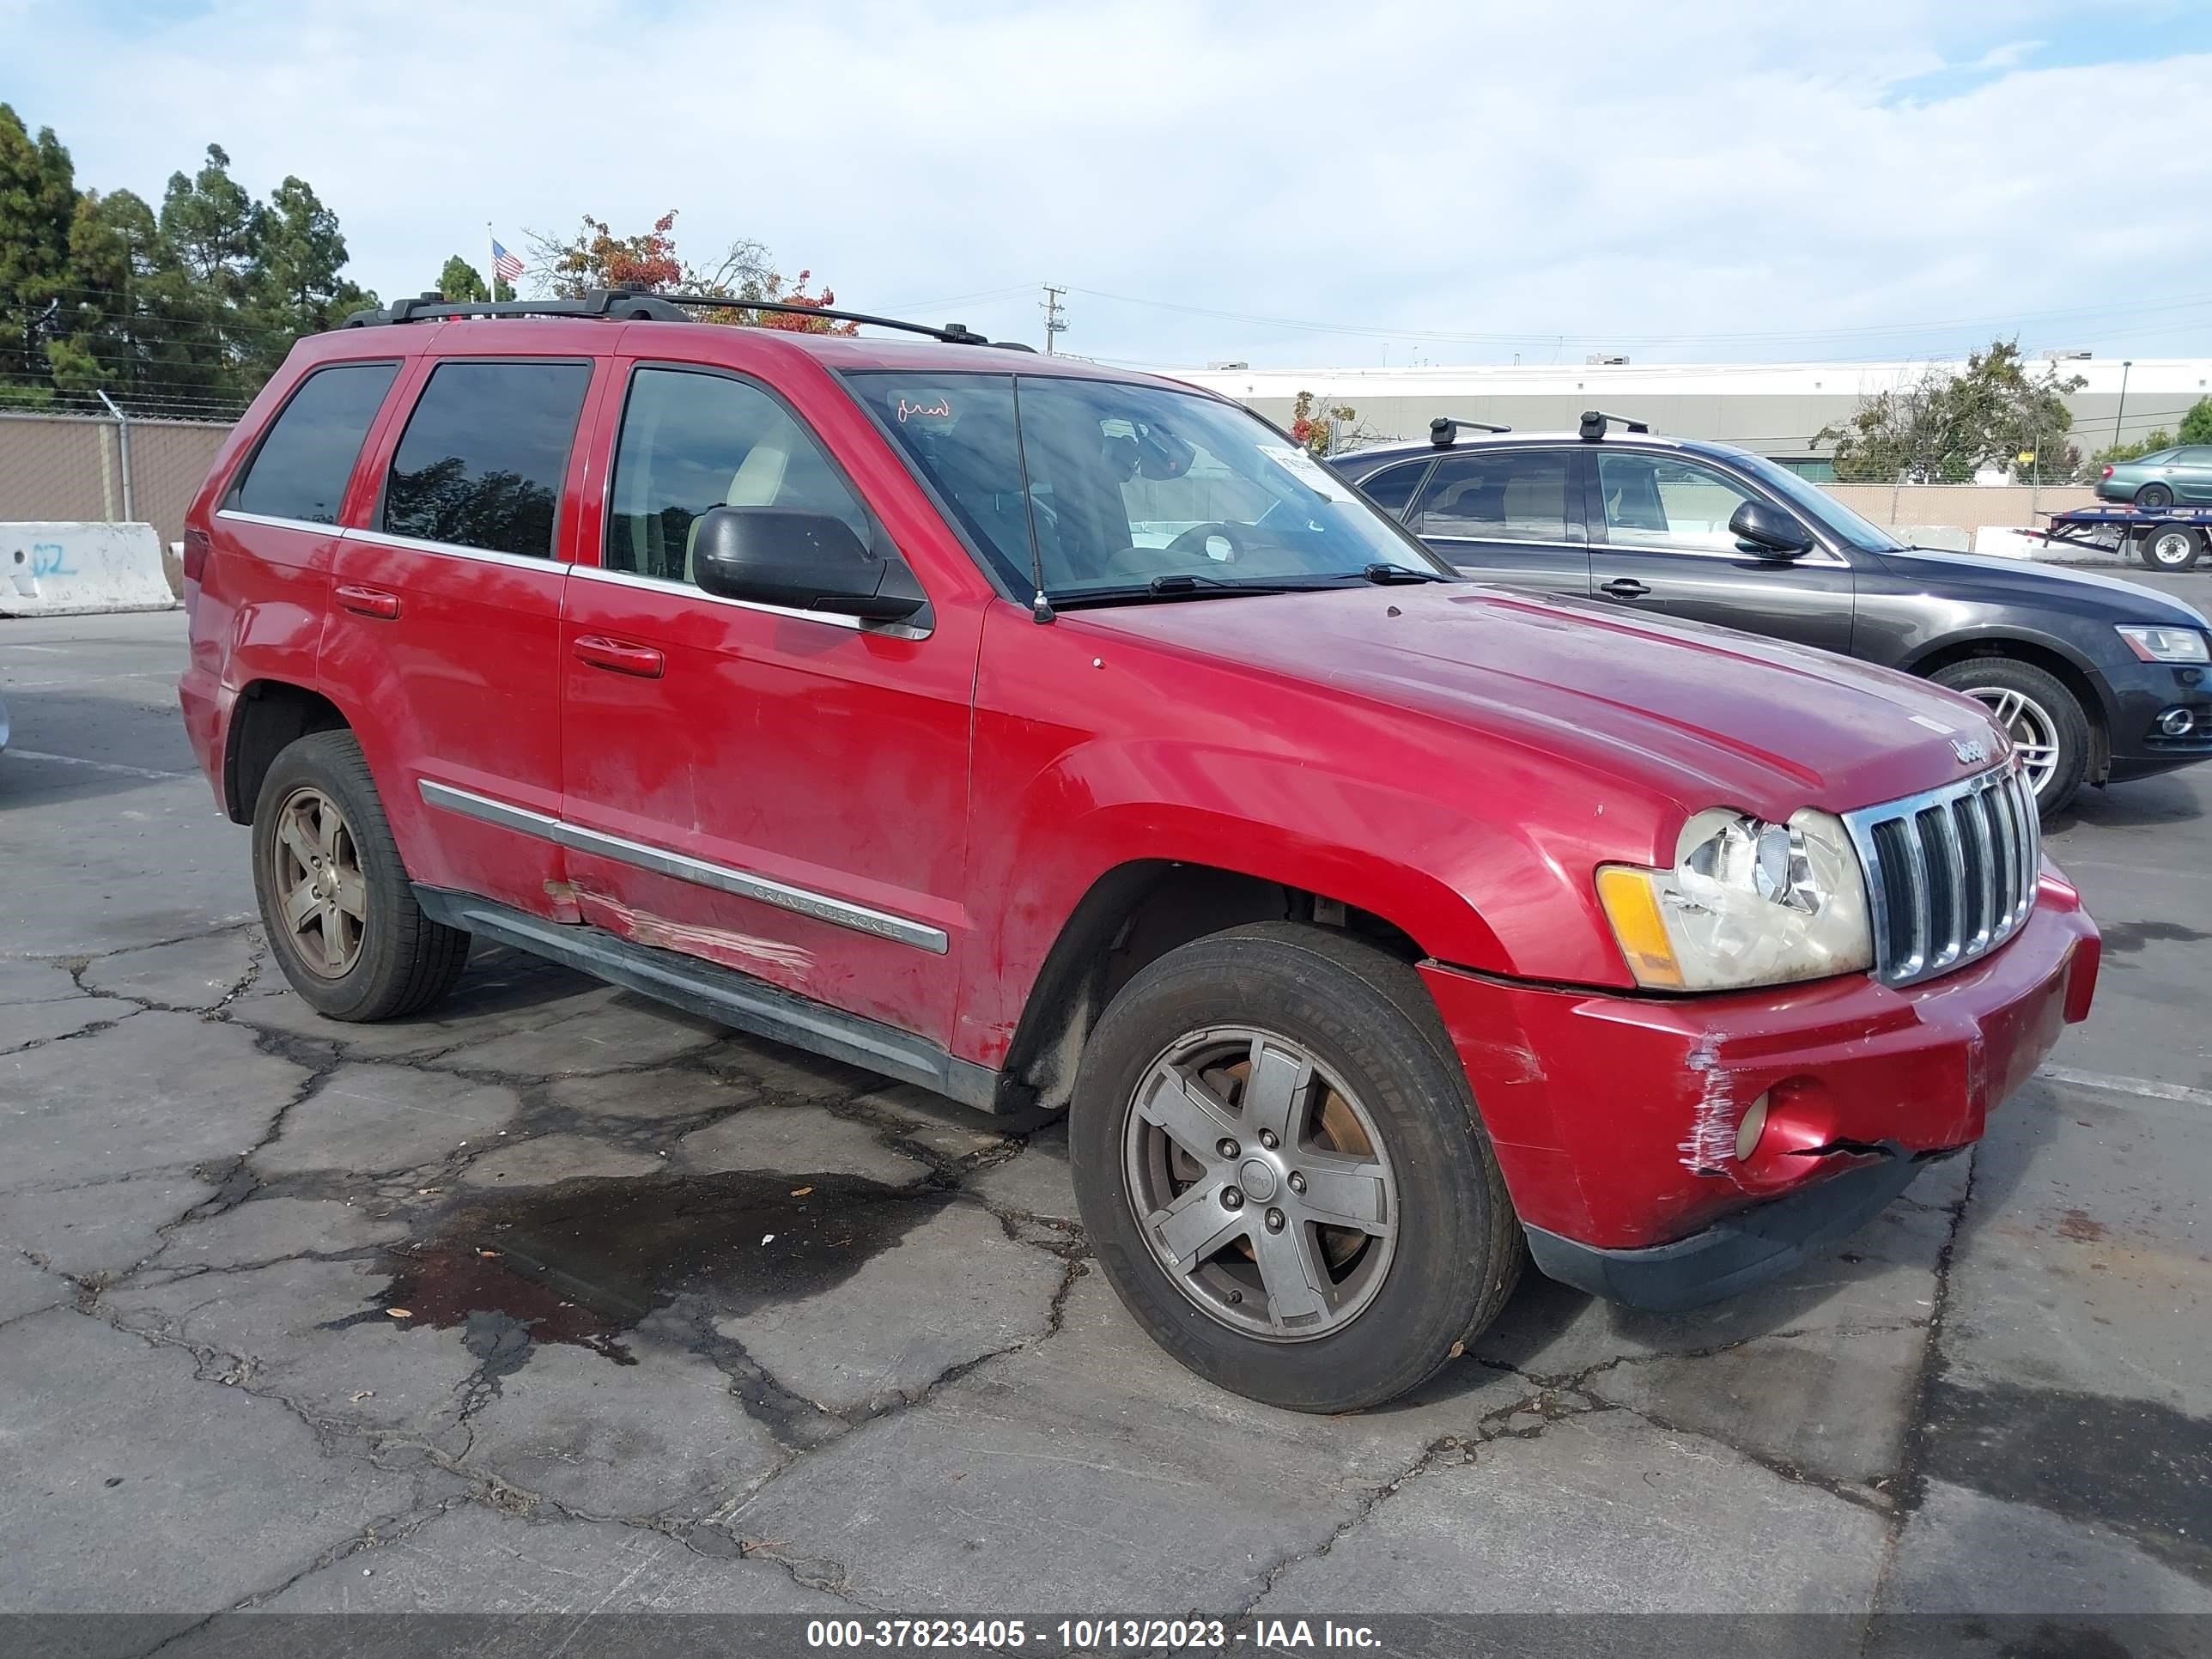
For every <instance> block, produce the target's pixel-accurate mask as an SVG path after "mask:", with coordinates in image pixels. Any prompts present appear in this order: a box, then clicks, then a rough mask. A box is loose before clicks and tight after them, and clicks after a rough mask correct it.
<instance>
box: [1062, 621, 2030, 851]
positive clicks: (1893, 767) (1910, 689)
mask: <svg viewBox="0 0 2212 1659" xmlns="http://www.w3.org/2000/svg"><path fill="white" fill-rule="evenodd" d="M1069 620H1071V621H1077V620H1079V621H1080V623H1082V624H1083V625H1085V626H1086V627H1097V628H1099V629H1103V630H1106V631H1108V632H1109V633H1112V634H1115V635H1121V636H1125V637H1128V638H1130V639H1132V640H1135V641H1150V642H1152V643H1153V644H1155V645H1158V646H1162V647H1170V648H1175V649H1181V650H1184V651H1188V652H1190V653H1194V654H1196V655H1200V656H1203V657H1206V658H1209V659H1213V660H1216V661H1224V662H1230V663H1234V664H1237V665H1242V666H1246V667H1249V668H1252V669H1255V670H1257V671H1261V672H1263V673H1265V674H1266V675H1268V676H1270V677H1279V678H1285V679H1288V680H1292V681H1297V682H1302V683H1304V684H1308V685H1310V686H1312V687H1314V688H1316V689H1317V690H1323V691H1326V692H1328V693H1330V694H1333V695H1335V696H1346V695H1350V696H1361V697H1364V698H1367V699H1370V700H1371V701H1374V702H1381V703H1385V704H1389V705H1392V706H1395V707H1397V708H1406V709H1409V710H1413V711H1414V712H1416V713H1419V714H1426V715H1429V716H1431V717H1433V718H1436V719H1437V720H1443V721H1445V722H1448V723H1449V724H1452V725H1456V726H1463V727H1466V728H1469V729H1471V730H1473V731H1474V732H1480V733H1482V734H1485V735H1486V736H1488V737H1490V738H1493V739H1502V740H1505V741H1510V742H1514V743H1516V744H1521V745H1522V746H1524V747H1527V748H1529V749H1533V750H1538V751H1541V752H1542V753H1544V754H1547V755H1549V756H1552V757H1556V758H1557V759H1559V761H1560V762H1562V763H1565V764H1566V765H1568V766H1571V767H1573V768H1576V769H1581V770H1583V771H1585V772H1588V773H1591V774H1594V775H1598V776H1601V777H1603V778H1607V779H1610V780H1613V781H1617V782H1623V783H1626V782H1637V783H1641V784H1643V785H1644V786H1645V787H1649V788H1651V789H1653V790H1655V791H1656V792H1659V793H1662V794H1664V795H1666V796H1668V797H1669V798H1671V799H1673V800H1674V802H1675V803H1676V804H1677V805H1680V807H1681V808H1682V809H1683V810H1685V811H1699V810H1701V809H1703V808H1705V807H1708V806H1735V807H1740V808H1742V809H1744V810H1746V811H1753V812H1756V813H1758V814H1759V815H1760V816H1762V817H1788V816H1789V814H1790V813H1791V812H1793V811H1796V810H1797V808H1799V807H1801V806H1808V805H1810V806H1817V807H1820V808H1822V809H1824V810H1826V811H1837V812H1839V811H1850V809H1852V808H1854V807H1859V806H1867V805H1873V804H1875V803H1876V802H1879V801H1885V800H1893V799H1897V798H1898V797H1899V796H1902V795H1908V794H1913V793H1918V792H1919V791H1921V790H1923V789H1932V788H1935V787H1938V786H1939V785H1942V784H1945V783H1949V782H1952V781H1955V780H1957V779H1960V778H1964V777H1967V776H1971V775H1972V774H1973V773H1974V772H1976V771H1978V770H1980V769H1983V768H1984V766H1985V765H1986V764H1987V763H1988V761H1990V760H1994V759H1996V758H1998V757H2002V755H2003V754H2004V753H2005V752H2006V751H2007V750H2008V742H2007V740H2006V738H2004V737H2003V736H2002V733H2000V732H1998V730H1997V729H1996V726H1995V725H1994V724H1993V723H1992V722H1991V720H1990V718H1989V716H1988V714H1987V713H1986V711H1985V710H1984V709H1983V708H1982V707H1981V706H1980V705H1979V704H1978V703H1975V702H1971V701H1969V700H1968V699H1966V698H1965V697H1962V696H1957V695H1955V694H1954V693H1952V692H1949V691H1946V690H1942V688H1940V687H1937V686H1933V685H1930V684H1927V683H1926V682H1925V681H1923V680H1917V679H1913V678H1911V677H1909V676H1907V675H1905V674H1900V673H1896V672H1893V671H1890V670H1888V669H1883V668H1875V667H1873V666H1871V665H1868V664H1864V663H1859V662H1854V661H1852V660H1851V659H1849V658H1845V657H1836V656H1831V655H1829V654H1827V653H1825V652H1817V651H1812V650H1807V649H1802V648H1800V647H1795V646H1789V645H1784V644H1779V643H1777V642H1775V641H1768V640H1762V639H1757V638H1754V637H1753V636H1752V635H1747V634H1739V633H1737V632H1735V631H1734V630H1733V629H1723V628H1712V627H1707V626H1705V625H1704V624H1702V623H1690V622H1682V621H1668V622H1661V623H1651V622H1645V621H1642V620H1631V619H1625V618H1623V617H1620V615H1619V613H1618V612H1616V611H1613V610H1612V609H1610V608H1609V607H1601V606H1599V605H1596V604H1595V603H1593V602H1590V601H1585V600H1577V599H1555V598H1546V597H1543V596H1540V595H1535V594H1524V593H1520V592H1505V591H1504V590H1502V589H1498V588H1493V587H1486V586H1478V585H1475V584H1472V583H1467V584H1462V583H1452V584H1448V585H1447V584H1439V585H1437V586H1419V587H1390V588H1367V589H1358V590H1354V591H1352V592H1328V593H1300V594H1282V595H1271V596H1254V597H1251V598H1244V599H1206V600H1197V601H1188V602H1184V603H1180V604H1173V605H1130V606H1126V607H1121V608H1117V609H1102V610H1096V611H1081V612H1078V613H1073V614H1072V615H1071V616H1070V617H1069ZM1954 740H1956V741H1958V742H1960V743H1961V744H1966V745H1968V746H1969V757H1967V758H1961V757H1960V754H1959V753H1958V752H1957V751H1956V750H1954V748H1953V744H1954ZM1973 744H1978V745H1979V746H1980V750H1981V752H1982V754H1983V755H1984V756H1985V757H1986V758H1981V759H1977V758H1973V757H1972V747H1971V746H1972V745H1973Z"/></svg>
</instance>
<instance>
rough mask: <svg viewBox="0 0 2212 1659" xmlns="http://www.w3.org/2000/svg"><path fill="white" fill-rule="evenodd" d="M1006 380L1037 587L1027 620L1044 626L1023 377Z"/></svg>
mask: <svg viewBox="0 0 2212 1659" xmlns="http://www.w3.org/2000/svg"><path fill="white" fill-rule="evenodd" d="M1007 379H1008V380H1009V381H1010V382H1011V383H1012V386H1013V388H1014V459H1015V460H1016V461H1018V463H1019V464H1020V465H1021V471H1022V516H1023V517H1024V519H1025V520H1028V522H1029V526H1030V581H1031V582H1032V583H1034V584H1035V585H1036V598H1035V599H1031V600H1030V618H1031V620H1033V621H1035V622H1036V623H1048V622H1050V621H1051V620H1052V618H1053V609H1052V601H1051V600H1050V599H1047V598H1046V597H1045V592H1044V552H1043V550H1042V547H1041V546H1040V544H1038V541H1037V533H1036V499H1035V498H1034V497H1033V496H1032V495H1030V453H1029V447H1028V446H1027V445H1025V444H1024V443H1023V442H1022V377H1021V376H1020V375H1018V374H1012V375H1009V376H1007Z"/></svg>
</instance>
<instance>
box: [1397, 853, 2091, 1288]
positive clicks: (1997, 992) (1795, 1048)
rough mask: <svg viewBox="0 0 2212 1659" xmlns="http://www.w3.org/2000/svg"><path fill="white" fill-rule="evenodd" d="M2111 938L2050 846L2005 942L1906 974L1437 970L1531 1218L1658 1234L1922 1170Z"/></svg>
mask: <svg viewBox="0 0 2212 1659" xmlns="http://www.w3.org/2000/svg"><path fill="white" fill-rule="evenodd" d="M2099 954H2100V950H2099V944H2098V938H2097V930H2096V927H2095V925H2094V924H2093V922H2092V921H2090V920H2089V918H2088V916H2087V915H2086V914H2085V913H2084V912H2083V911H2082V909H2081V902H2080V899H2079V898H2078V896H2076V895H2075V891H2074V890H2073V888H2072V887H2070V886H2069V885H2068V884H2067V883H2066V881H2065V879H2064V878H2063V877H2062V876H2060V875H2059V874H2058V872H2057V871H2056V870H2055V869H2053V868H2052V867H2051V866H2049V865H2045V867H2044V871H2043V880H2042V884H2041V886H2040V889H2039V892H2038V894H2037V900H2036V908H2035V910H2034V913H2033V915H2031V916H2030V918H2029V920H2028V921H2027V926H2025V927H2023V928H2021V932H2020V933H2019V934H2018V935H2017V936H2015V938H2014V939H2012V940H2011V941H2010V942H2009V943H2008V944H2006V945H2003V946H2002V947H2001V948H2000V949H1999V950H1997V951H1995V952H1994V953H1992V954H1991V955H1990V956H1989V957H1986V958H1984V959H1983V960H1982V961H1980V962H1978V963H1974V964H1973V965H1972V966H1971V967H1969V968H1966V969H1960V970H1959V971H1957V972H1955V973H1951V974H1947V975H1942V977H1940V978H1937V979H1934V980H1930V981H1926V982H1925V983H1923V984H1920V985H1914V986H1910V987H1905V988H1904V989H1901V990H1897V989H1892V988H1891V987H1887V986H1885V985H1882V984H1881V983H1879V982H1878V981H1875V980H1874V979H1873V978H1871V977H1869V976H1868V975H1848V976H1844V977H1841V978H1838V979H1832V980H1824V981H1816V982H1814V983H1812V984H1808V985H1798V986H1785V987H1773V988H1770V989H1766V990H1760V991H1752V992H1741V993H1734V994H1729V995H1725V996H1698V997H1674V998H1659V997H1632V996H1625V995H1609V994H1596V993H1591V992H1586V991H1571V990H1559V989H1553V988H1546V987H1536V986H1531V985H1526V984H1521V983H1517V982H1514V981H1502V980H1497V979H1488V978H1484V977H1480V976H1478V975H1473V974H1468V973H1465V972H1462V971H1461V970H1458V969H1452V968H1448V967H1444V966H1443V965H1441V964H1438V963H1429V964H1426V965H1425V966H1424V968H1423V969H1422V975H1423V977H1424V978H1425V980H1426V981H1428V985H1429V988H1430V991H1431V994H1433V995H1434V996H1435V998H1436V1000H1437V1008H1438V1009H1439V1011H1441V1012H1442V1013H1443V1018H1444V1024H1445V1025H1446V1027H1447V1029H1448V1030H1449V1032H1450V1034H1451V1037H1452V1041H1453V1043H1454V1045H1455V1047H1456V1048H1458V1050H1459V1054H1460V1057H1461V1060H1462V1063H1463V1064H1464V1065H1465V1066H1466V1067H1467V1072H1468V1080H1469V1082H1470V1084H1471V1085H1472V1086H1473V1088H1474V1097H1475V1101H1476V1103H1477V1105H1478V1107H1479V1108H1480V1111H1481V1113H1482V1118H1483V1124H1484V1127H1486V1129H1487V1130H1488V1131H1489V1133H1490V1136H1491V1139H1492V1145H1493V1146H1495V1148H1496V1150H1497V1153H1498V1163H1499V1166H1500V1168H1501V1170H1503V1172H1504V1176H1505V1182H1506V1186H1507V1188H1508V1189H1509V1190H1510V1192H1511V1194H1512V1196H1513V1201H1514V1206H1515V1208H1516V1210H1517V1212H1519V1214H1520V1218H1521V1220H1522V1224H1523V1225H1524V1226H1526V1227H1528V1228H1530V1229H1532V1230H1541V1231H1542V1232H1543V1233H1545V1234H1547V1235H1550V1236H1552V1237H1555V1238H1557V1239H1559V1240H1561V1241H1565V1242H1567V1243H1572V1244H1576V1245H1580V1246H1586V1247H1589V1248H1592V1249H1599V1250H1642V1249H1650V1248H1651V1247H1654V1246H1659V1245H1668V1244H1673V1243H1677V1242H1678V1241H1681V1240H1684V1239H1687V1238H1689V1237H1692V1235H1696V1234H1699V1233H1700V1232H1703V1231H1705V1230H1706V1229H1708V1228H1710V1227H1711V1226H1712V1225H1714V1224H1715V1223H1717V1222H1719V1221H1721V1220H1723V1218H1728V1217H1731V1216H1735V1215H1738V1214H1741V1212H1747V1211H1749V1210H1751V1209H1752V1208H1753V1206H1759V1205H1762V1204H1773V1203H1774V1202H1776V1201H1777V1200H1785V1199H1790V1198H1791V1197H1793V1196H1795V1195H1796V1194H1802V1193H1805V1192H1808V1191H1809V1190H1810V1189H1812V1188H1816V1187H1818V1186H1820V1185H1821V1184H1822V1183H1824V1182H1831V1181H1833V1180H1835V1179H1836V1178H1837V1177H1838V1176H1843V1175H1845V1174H1847V1173H1849V1172H1850V1171H1852V1170H1878V1169H1883V1168H1886V1167H1887V1166H1889V1165H1892V1164H1897V1163H1899V1161H1900V1160H1901V1161H1902V1163H1903V1164H1904V1165H1905V1170H1906V1174H1905V1178H1906V1179H1909V1178H1910V1174H1909V1170H1910V1167H1911V1163H1912V1162H1913V1160H1914V1159H1915V1158H1917V1157H1918V1156H1922V1155H1925V1154H1929V1153H1939V1152H1948V1151H1952V1150H1954V1149H1956V1148H1958V1147H1961V1146H1967V1145H1970V1144H1971V1143H1972V1142H1973V1141H1975V1140H1978V1139H1980V1138H1981V1134H1982V1129H1983V1125H1984V1121H1985V1120H1986V1118H1987V1116H1988V1115H1989V1113H1990V1111H1991V1110H1993V1109H1995V1108H1996V1106H1997V1105H1998V1104H1999V1103H2002V1101H2003V1100H2004V1098H2005V1097H2006V1096H2008V1095H2009V1094H2010V1093H2011V1092H2012V1091H2014V1090H2015V1089H2016V1088H2018V1087H2019V1086H2020V1085H2021V1084H2022V1083H2024V1082H2025V1081H2027V1079H2028V1077H2029V1076H2030V1075H2031V1074H2032V1073H2033V1072H2034V1070H2035V1068H2036V1066H2038V1065H2039V1063H2040V1062H2041V1061H2042V1060H2043V1058H2044V1056H2045V1054H2048V1053H2049V1052H2050V1050H2051V1045H2052V1044H2053V1043H2055V1042H2057V1038H2058V1034H2059V1031H2060V1030H2061V1029H2062V1028H2063V1025H2064V1024H2066V1022H2068V1021H2069V1020H2078V1019H2081V1018H2085V1017H2086V1016H2087V1013H2088V1009H2089V1000H2090V998H2091V996H2092V995H2093V993H2094V990H2095V987H2096V978H2097V967H2098V960H2099ZM1762 1095H1764V1096H1765V1097H1766V1098H1767V1101H1768V1118H1767V1126H1766V1129H1765V1133H1763V1134H1762V1135H1761V1137H1760V1139H1759V1144H1758V1146H1757V1149H1756V1150H1755V1151H1754V1152H1753V1155H1752V1157H1751V1158H1750V1159H1749V1160H1748V1161H1747V1162H1743V1163H1739V1162H1737V1160H1736V1159H1735V1153H1734V1148H1735V1138H1736V1129H1737V1127H1738V1125H1739V1123H1740V1122H1741V1119H1742V1117H1743V1115H1744V1114H1745V1112H1747V1110H1748V1109H1750V1108H1751V1106H1752V1104H1753V1103H1754V1102H1755V1101H1757V1100H1758V1099H1759V1097H1761V1096H1762ZM1893 1173H1894V1172H1893ZM1878 1184H1879V1182H1874V1181H1873V1180H1872V1178H1871V1176H1869V1178H1868V1180H1866V1181H1863V1182H1857V1183H1855V1189H1858V1190H1870V1189H1871V1187H1872V1186H1875V1185H1878ZM1881 1201H1882V1202H1887V1197H1885V1198H1884V1199H1883V1200H1881ZM1875 1207H1876V1208H1879V1207H1880V1204H1877V1205H1876V1206H1875ZM1869 1213H1871V1212H1869ZM1863 1218H1864V1217H1863V1216H1861V1217H1858V1218H1857V1219H1862V1220H1863ZM1851 1225H1857V1222H1856V1221H1854V1222H1853V1223H1852V1224H1851ZM1532 1237H1534V1233H1533V1232H1532ZM1538 1257H1539V1261H1541V1259H1542V1252H1541V1248H1540V1249H1539V1250H1538ZM1785 1265H1786V1264H1785ZM1682 1305H1686V1304H1682Z"/></svg>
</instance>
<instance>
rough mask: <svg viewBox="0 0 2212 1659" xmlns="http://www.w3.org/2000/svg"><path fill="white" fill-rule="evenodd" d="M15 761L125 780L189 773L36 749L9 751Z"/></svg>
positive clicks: (183, 775) (184, 776)
mask: <svg viewBox="0 0 2212 1659" xmlns="http://www.w3.org/2000/svg"><path fill="white" fill-rule="evenodd" d="M8 752H9V754H10V755H13V756H14V757H15V758H16V759H17V760H27V761H52V762H54V763H56V764H58V765H61V766H85V767H89V768H91V769H92V770H94V771H95V772H113V773H115V774H117V775H119V776H122V777H126V778H165V779H166V778H188V777H190V776H191V773H189V772H161V771H156V770H155V769H154V768H152V767H150V766H125V765H124V764H123V763H122V762H120V761H96V760H87V759H85V758H84V757H82V756H81V755H49V754H47V753H46V752H45V751H44V750H38V749H10V750H9V751H8Z"/></svg>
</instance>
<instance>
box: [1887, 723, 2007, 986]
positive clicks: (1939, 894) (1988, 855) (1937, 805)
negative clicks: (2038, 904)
mask: <svg viewBox="0 0 2212 1659" xmlns="http://www.w3.org/2000/svg"><path fill="white" fill-rule="evenodd" d="M1844 823H1845V825H1847V826H1848V827H1849V828H1850V832H1851V844H1852V845H1853V846H1855V847H1856V848H1857V849H1858V854H1859V863H1860V864H1861V866H1863V867H1864V869H1865V871H1866V878H1867V907H1868V909H1869V912H1870V914H1871V916H1872V920H1873V922H1874V963H1875V973H1876V974H1878V975H1880V976H1881V980H1882V982H1883V983H1884V984H1886V985H1911V984H1912V983H1913V982H1914V981H1917V980H1923V979H1928V978H1930V977H1931V976H1933V975H1936V974H1941V973H1947V972H1948V971H1949V970H1950V969H1954V968H1956V967H1958V966H1960V964H1961V963H1968V962H1972V961H1973V960H1974V959H1975V958H1976V957H1982V956H1986V955H1988V954H1989V953H1990V951H1994V950H1995V949H1996V947H1997V946H1998V945H2002V944H2003V943H2004V942H2005V941H2006V940H2007V939H2010V938H2011V937H2012V936H2013V935H2014V934H2015V933H2017V932H2019V931H2020V926H2021V923H2022V922H2024V921H2027V916H2028V912H2029V911H2031V910H2033V908H2035V881H2036V871H2037V870H2038V868H2039V866H2040V865H2041V862H2042V857H2043V843H2042V837H2041V835H2040V832H2039V829H2038V828H2037V824H2036V819H2035V794H2034V792H2033V790H2032V789H2030V788H2029V787H2028V785H2027V780H2026V779H2024V778H2023V777H2021V775H2020V773H2019V771H2018V769H2016V768H2015V767H2012V766H2009V765H2008V766H2002V767H1999V768H1998V769H1996V770H1995V771H1992V772H1984V773H1983V774H1982V775H1981V776H1979V777H1978V778H1968V779H1967V780H1966V781H1965V782H1963V783H1952V784H1946V785H1945V786H1944V787H1942V788H1941V789H1930V790H1929V791H1928V792H1927V793H1925V794H1921V795H1908V796H1907V797H1905V799H1903V800H1893V801H1888V802H1885V803H1884V804H1883V805H1880V806H1869V807H1865V808H1863V809H1862V810H1860V811H1857V812H1846V813H1844Z"/></svg>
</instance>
